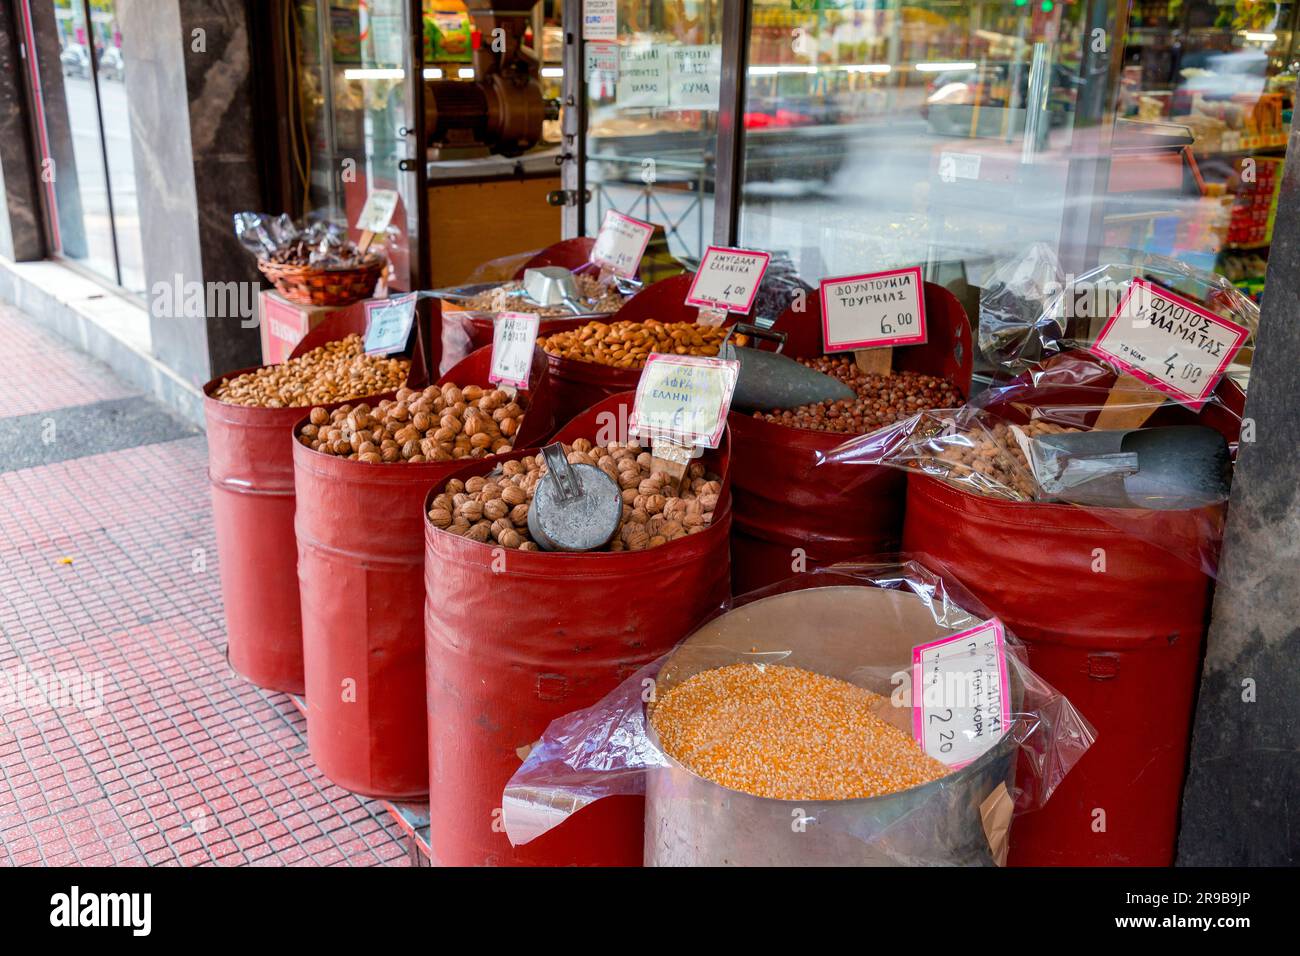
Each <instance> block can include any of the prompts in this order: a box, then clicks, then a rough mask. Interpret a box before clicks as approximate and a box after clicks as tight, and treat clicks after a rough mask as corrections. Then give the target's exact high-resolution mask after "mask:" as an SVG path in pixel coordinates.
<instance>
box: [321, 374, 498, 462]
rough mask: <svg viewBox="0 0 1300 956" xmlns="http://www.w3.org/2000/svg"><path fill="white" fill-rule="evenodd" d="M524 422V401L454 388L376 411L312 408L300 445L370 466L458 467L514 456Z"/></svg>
mask: <svg viewBox="0 0 1300 956" xmlns="http://www.w3.org/2000/svg"><path fill="white" fill-rule="evenodd" d="M523 417H524V407H523V405H522V404H521V400H520V399H518V398H516V399H511V397H510V396H509V394H507V393H506V392H505V391H503V390H501V389H498V388H481V387H479V386H478V385H466V386H465V387H464V388H459V387H457V386H455V385H452V384H450V383H448V384H446V385H443V386H441V387H439V386H437V385H430V386H429V387H428V388H426V389H425V390H424V391H422V392H418V391H414V390H412V389H409V388H403V389H400V390H398V392H397V398H396V399H385V400H384V401H382V402H380V403H379V404H378V405H376V406H375V407H374V408H371V407H370V406H369V405H367V404H365V403H364V402H363V403H361V404H359V405H355V406H354V405H340V406H339V407H338V408H336V409H334V411H333V412H330V411H327V410H325V409H324V408H313V409H312V410H311V418H310V421H309V422H308V424H306V425H304V426H303V427H302V431H301V433H300V434H299V436H298V440H299V441H300V442H302V443H303V444H304V445H307V446H308V447H309V448H312V449H314V450H316V451H319V452H324V453H325V454H327V455H339V456H341V457H344V458H350V459H352V460H353V461H364V462H367V463H368V464H374V465H378V464H382V463H386V462H411V463H413V464H415V463H419V462H424V461H454V460H456V459H460V458H485V457H487V456H488V455H496V454H500V453H501V452H503V451H509V450H510V449H511V448H512V447H513V446H514V435H515V434H516V432H518V430H519V423H520V422H521V421H522V420H523Z"/></svg>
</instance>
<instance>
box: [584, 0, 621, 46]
mask: <svg viewBox="0 0 1300 956" xmlns="http://www.w3.org/2000/svg"><path fill="white" fill-rule="evenodd" d="M582 37H583V39H584V40H617V39H618V0H582Z"/></svg>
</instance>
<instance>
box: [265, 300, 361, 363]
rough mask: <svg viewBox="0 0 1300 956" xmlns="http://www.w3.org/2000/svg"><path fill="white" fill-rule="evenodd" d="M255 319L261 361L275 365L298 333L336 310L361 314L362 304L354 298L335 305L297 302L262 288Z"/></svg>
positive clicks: (299, 337) (297, 338) (290, 349)
mask: <svg viewBox="0 0 1300 956" xmlns="http://www.w3.org/2000/svg"><path fill="white" fill-rule="evenodd" d="M258 309H259V312H258V315H259V317H260V321H259V323H258V325H259V329H260V332H261V336H262V364H264V365H278V364H280V363H281V362H283V361H284V360H285V359H287V358H288V357H289V355H290V354H291V353H292V352H293V350H294V347H295V346H296V345H297V344H298V343H299V342H301V341H302V337H303V336H304V335H306V334H307V333H308V332H310V331H311V330H312V329H314V328H315V327H316V326H318V325H320V324H321V323H322V322H324V321H325V320H326V319H328V318H330V317H331V316H334V315H338V314H339V313H340V312H348V313H354V314H355V315H357V316H360V317H362V327H363V328H364V321H365V319H364V317H365V307H364V303H363V302H356V303H353V304H352V305H349V306H344V307H343V308H339V307H337V306H332V305H298V304H297V303H296V302H290V301H289V300H288V299H285V298H284V297H283V296H281V295H280V294H279V293H277V292H272V291H270V290H263V291H262V293H261V294H260V295H259V296H258Z"/></svg>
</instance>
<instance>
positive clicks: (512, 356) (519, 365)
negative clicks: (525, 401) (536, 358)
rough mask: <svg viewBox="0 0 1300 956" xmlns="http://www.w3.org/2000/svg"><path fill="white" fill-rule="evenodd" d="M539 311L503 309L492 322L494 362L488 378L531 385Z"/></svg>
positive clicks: (506, 382) (499, 383)
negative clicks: (537, 312)
mask: <svg viewBox="0 0 1300 956" xmlns="http://www.w3.org/2000/svg"><path fill="white" fill-rule="evenodd" d="M540 323H541V318H540V316H538V315H537V314H536V313H528V312H501V313H499V314H498V315H497V317H496V320H495V321H494V322H493V323H492V366H491V370H490V371H489V372H488V381H489V382H493V383H494V384H498V385H513V386H514V387H515V388H527V387H528V378H529V375H530V374H531V372H532V370H533V350H534V348H535V347H536V346H537V327H538V325H539V324H540Z"/></svg>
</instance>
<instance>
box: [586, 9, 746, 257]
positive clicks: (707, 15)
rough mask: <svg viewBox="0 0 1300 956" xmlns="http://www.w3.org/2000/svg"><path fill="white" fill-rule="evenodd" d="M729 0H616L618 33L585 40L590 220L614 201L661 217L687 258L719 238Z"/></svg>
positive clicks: (590, 224)
mask: <svg viewBox="0 0 1300 956" xmlns="http://www.w3.org/2000/svg"><path fill="white" fill-rule="evenodd" d="M721 42H722V3H721V0H683V2H680V3H674V4H642V3H640V2H620V3H619V4H618V16H617V28H616V33H612V34H610V35H608V36H605V37H603V38H600V39H597V38H595V37H593V34H592V32H591V31H590V30H588V31H587V33H586V40H585V42H584V44H583V65H584V73H585V75H586V81H587V130H586V136H587V139H586V143H587V169H586V175H587V188H588V189H589V190H590V191H591V194H592V195H591V202H590V203H589V204H588V207H587V217H586V221H587V230H588V232H589V233H590V234H592V235H594V234H595V232H596V231H597V230H598V229H599V228H600V224H601V222H602V221H603V219H604V216H605V212H606V210H609V209H615V210H617V211H619V212H622V213H625V214H627V215H629V216H634V217H636V218H639V219H643V220H646V221H648V222H654V223H659V224H662V225H663V226H664V228H665V230H666V231H667V234H668V245H669V249H670V250H671V251H672V253H673V254H674V255H676V256H678V257H679V258H685V259H698V258H699V257H700V256H701V255H702V254H703V252H704V249H705V248H706V247H707V246H708V245H709V243H710V242H712V240H713V196H714V176H715V168H716V163H715V161H716V154H717V134H718V104H719V95H720V87H721V76H722V46H721Z"/></svg>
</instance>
